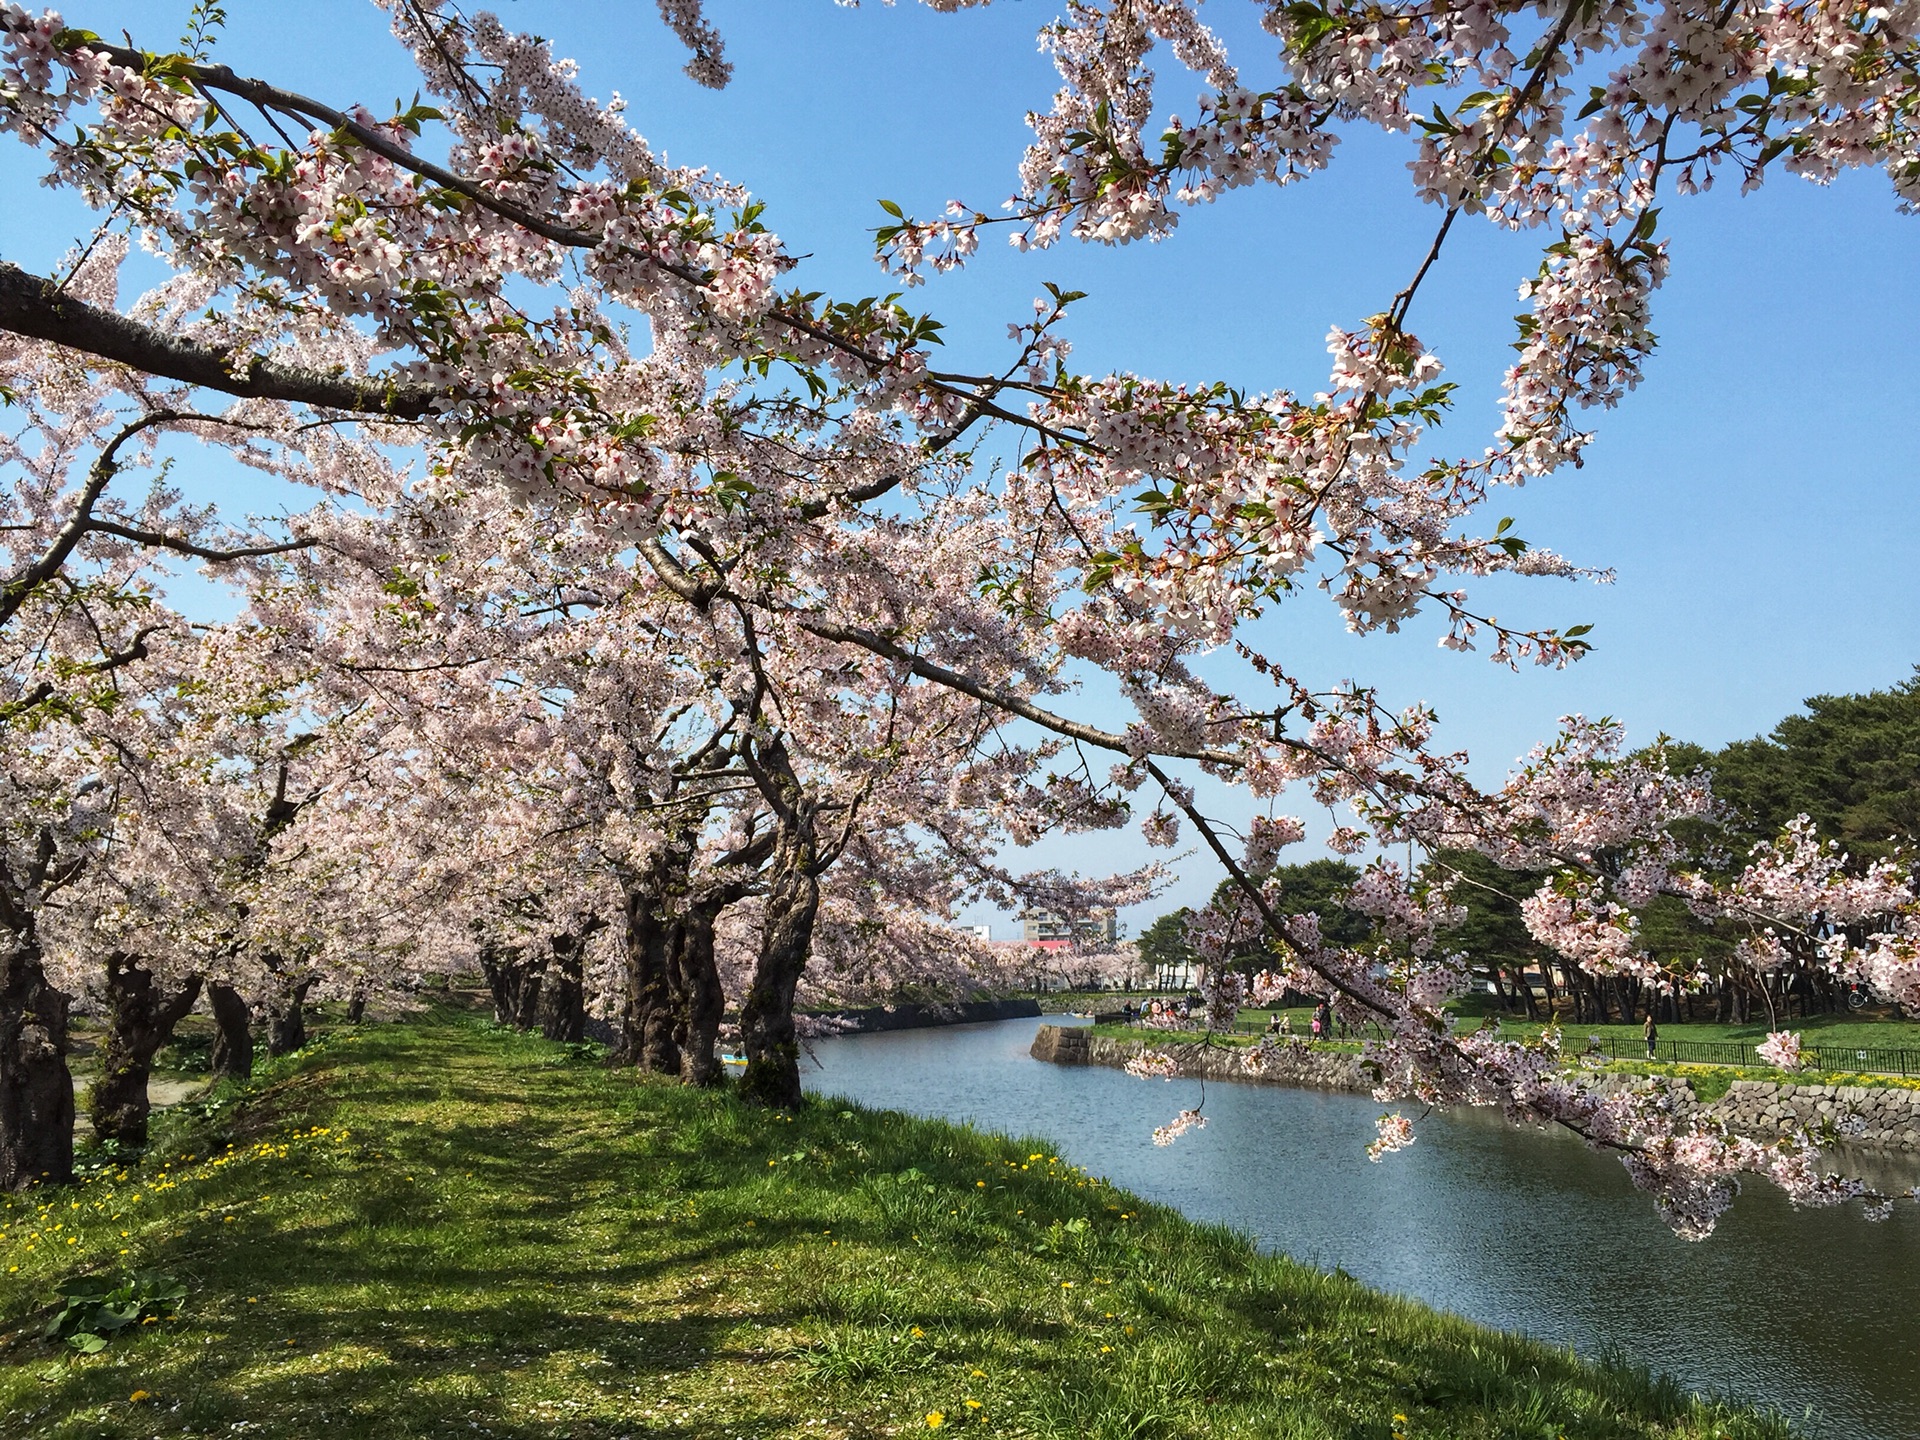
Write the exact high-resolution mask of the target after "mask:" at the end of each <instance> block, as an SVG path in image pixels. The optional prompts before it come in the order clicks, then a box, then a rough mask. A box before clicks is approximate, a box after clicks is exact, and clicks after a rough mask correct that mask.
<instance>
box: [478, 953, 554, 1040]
mask: <svg viewBox="0 0 1920 1440" xmlns="http://www.w3.org/2000/svg"><path fill="white" fill-rule="evenodd" d="M480 968H481V970H483V971H484V972H485V973H486V977H487V988H488V990H490V991H491V992H492V993H493V1019H494V1023H495V1024H497V1025H511V1026H513V1028H514V1029H516V1030H531V1029H532V1028H533V1027H534V1026H535V1024H537V1023H538V1022H539V1019H540V986H541V984H542V982H543V981H544V980H545V978H546V969H547V957H546V956H545V955H544V954H539V953H533V954H530V953H528V952H527V951H525V950H519V949H512V948H510V947H508V946H505V945H500V944H497V943H495V942H492V941H489V942H488V943H487V944H486V945H484V946H482V947H481V950H480Z"/></svg>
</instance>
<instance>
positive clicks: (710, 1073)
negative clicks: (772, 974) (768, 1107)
mask: <svg viewBox="0 0 1920 1440" xmlns="http://www.w3.org/2000/svg"><path fill="white" fill-rule="evenodd" d="M732 898H733V897H732V896H731V895H730V894H728V895H715V896H711V897H709V898H707V899H704V900H702V901H700V903H698V904H697V905H692V906H689V907H688V909H687V913H686V914H685V915H683V916H681V917H680V918H679V919H678V920H677V921H676V922H675V925H674V937H673V946H672V949H671V952H670V953H671V960H672V965H671V976H670V978H671V980H672V984H673V989H674V992H675V995H674V998H675V1001H676V1003H677V1007H678V1010H679V1021H680V1023H679V1026H678V1035H677V1037H676V1038H677V1039H678V1041H679V1046H680V1078H681V1079H682V1080H684V1081H686V1082H687V1083H688V1084H689V1085H718V1084H720V1083H721V1081H722V1080H724V1079H725V1078H726V1070H725V1067H724V1066H723V1065H722V1064H721V1063H720V1021H721V1019H722V1017H724V1015H725V1014H726V1008H727V995H726V991H725V989H724V988H723V987H722V986H721V984H720V967H719V966H718V965H717V964H715V963H714V956H713V927H714V925H715V924H716V923H717V922H718V920H719V918H720V912H721V911H722V910H723V909H725V908H726V906H727V905H728V904H729V903H731V900H732Z"/></svg>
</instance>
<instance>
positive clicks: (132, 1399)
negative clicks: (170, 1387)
mask: <svg viewBox="0 0 1920 1440" xmlns="http://www.w3.org/2000/svg"><path fill="white" fill-rule="evenodd" d="M152 1398H153V1395H152V1394H151V1393H150V1392H149V1391H146V1390H136V1391H134V1392H133V1393H132V1394H131V1395H129V1396H127V1403H128V1404H129V1405H138V1404H140V1402H141V1401H143V1400H151V1399H152Z"/></svg>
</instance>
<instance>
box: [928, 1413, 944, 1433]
mask: <svg viewBox="0 0 1920 1440" xmlns="http://www.w3.org/2000/svg"><path fill="white" fill-rule="evenodd" d="M946 1423H947V1416H946V1412H945V1411H941V1410H929V1411H927V1428H928V1429H929V1430H938V1429H939V1428H940V1427H941V1426H942V1425H944V1424H946Z"/></svg>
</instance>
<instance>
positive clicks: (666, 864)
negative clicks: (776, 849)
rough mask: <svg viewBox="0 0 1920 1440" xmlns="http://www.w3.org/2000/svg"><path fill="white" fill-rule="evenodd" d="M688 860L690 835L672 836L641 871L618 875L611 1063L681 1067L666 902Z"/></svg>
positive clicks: (678, 888) (664, 1069) (672, 1070)
mask: <svg viewBox="0 0 1920 1440" xmlns="http://www.w3.org/2000/svg"><path fill="white" fill-rule="evenodd" d="M692 865H693V841H692V837H691V836H675V837H674V838H673V839H671V840H670V841H669V842H668V844H667V845H666V846H665V847H664V848H663V849H662V850H661V852H660V853H659V854H658V855H657V856H655V857H654V859H653V861H652V862H651V863H650V864H649V865H648V866H647V867H646V869H645V870H644V871H641V872H639V873H637V874H631V875H626V876H623V877H622V883H621V890H622V892H623V899H624V905H623V909H624V911H625V914H624V916H623V919H624V920H625V923H626V932H627V933H626V986H625V991H626V993H625V994H624V995H623V996H622V1001H621V1016H620V1021H621V1023H620V1047H619V1049H618V1050H616V1051H615V1052H614V1055H613V1060H612V1063H613V1064H615V1065H632V1066H637V1067H638V1068H640V1069H642V1070H651V1071H654V1072H655V1073H656V1074H660V1075H678V1074H679V1073H680V1044H679V1041H678V1040H677V1039H676V1038H675V1032H676V1030H677V1029H678V1028H679V1017H678V1015H677V1014H676V1013H675V1012H676V1006H675V1004H674V994H673V978H672V975H671V963H672V962H671V956H670V954H669V951H670V949H671V948H672V945H673V939H674V929H675V925H676V922H675V921H674V920H673V919H672V918H670V917H669V915H668V913H667V912H668V908H669V902H670V901H671V900H673V899H674V898H676V897H678V896H681V895H684V894H685V892H686V887H687V872H688V871H689V870H690V869H691V868H692Z"/></svg>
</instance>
